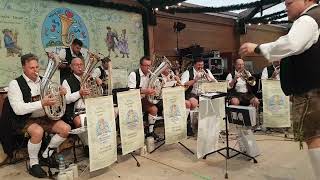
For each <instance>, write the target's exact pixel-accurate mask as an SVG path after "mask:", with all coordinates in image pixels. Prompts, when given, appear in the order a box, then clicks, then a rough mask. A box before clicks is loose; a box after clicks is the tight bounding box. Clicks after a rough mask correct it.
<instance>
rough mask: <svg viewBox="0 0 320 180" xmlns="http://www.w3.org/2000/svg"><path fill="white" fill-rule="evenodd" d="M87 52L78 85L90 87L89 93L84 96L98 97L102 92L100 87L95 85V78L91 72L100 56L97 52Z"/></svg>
mask: <svg viewBox="0 0 320 180" xmlns="http://www.w3.org/2000/svg"><path fill="white" fill-rule="evenodd" d="M88 53H89V59H88V61H87V64H86V66H85V70H84V73H83V75H82V77H81V84H80V86H81V87H83V88H86V89H90V95H88V96H86V97H85V98H92V97H99V96H102V94H103V91H102V87H101V86H99V85H97V82H96V80H95V79H94V78H92V77H91V73H92V71H93V69H94V67H95V66H96V64H97V63H98V62H99V61H100V60H101V58H100V57H99V56H98V55H97V54H94V53H91V52H88Z"/></svg>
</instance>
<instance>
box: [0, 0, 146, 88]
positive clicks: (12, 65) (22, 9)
mask: <svg viewBox="0 0 320 180" xmlns="http://www.w3.org/2000/svg"><path fill="white" fill-rule="evenodd" d="M0 31H1V33H0V74H1V76H0V87H3V86H7V85H8V83H9V81H10V80H12V79H13V78H16V77H17V76H18V75H20V74H21V72H22V71H21V65H20V56H21V55H22V54H25V53H29V52H32V53H34V54H36V55H37V56H39V58H40V65H41V69H42V70H44V69H45V68H46V65H47V57H46V54H45V51H54V52H58V51H59V50H60V49H61V48H64V47H66V46H69V45H70V43H71V42H72V40H73V39H74V38H78V39H80V40H82V41H83V43H84V46H83V50H82V52H84V54H86V52H87V50H90V51H92V52H100V53H102V54H103V55H105V56H108V55H110V58H111V60H112V64H113V68H118V69H125V70H127V72H130V71H131V70H133V69H135V68H137V67H138V64H139V59H140V58H141V57H142V56H143V55H144V40H143V23H142V15H141V14H138V13H134V12H126V11H120V10H115V9H108V8H100V7H93V6H85V5H76V4H70V3H61V2H57V1H53V0H51V1H50V0H33V1H30V0H0ZM57 74H58V73H57ZM56 77H57V75H56Z"/></svg>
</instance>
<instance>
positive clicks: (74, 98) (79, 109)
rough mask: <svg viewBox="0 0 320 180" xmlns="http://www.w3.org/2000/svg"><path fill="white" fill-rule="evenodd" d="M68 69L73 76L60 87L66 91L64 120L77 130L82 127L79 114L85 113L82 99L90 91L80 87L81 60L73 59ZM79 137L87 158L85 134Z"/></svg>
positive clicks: (82, 64) (82, 63)
mask: <svg viewBox="0 0 320 180" xmlns="http://www.w3.org/2000/svg"><path fill="white" fill-rule="evenodd" d="M70 68H71V71H72V73H73V74H72V75H71V76H70V77H68V78H67V79H65V80H64V81H63V83H62V86H63V87H64V88H65V89H66V90H67V94H66V101H67V108H66V113H65V116H64V120H65V121H66V122H67V123H68V124H70V125H72V126H73V128H79V127H81V126H82V125H83V124H81V118H80V115H79V114H80V113H84V112H85V104H84V102H83V99H82V98H83V97H84V96H88V95H90V89H88V88H85V87H80V84H81V77H82V75H83V74H84V61H83V60H82V59H81V58H77V57H76V58H73V59H72V61H71V64H70ZM78 113H79V114H78ZM82 123H83V122H82ZM79 137H80V139H81V141H82V143H83V144H84V145H85V155H86V156H88V154H89V148H88V138H87V133H86V132H84V133H81V134H79Z"/></svg>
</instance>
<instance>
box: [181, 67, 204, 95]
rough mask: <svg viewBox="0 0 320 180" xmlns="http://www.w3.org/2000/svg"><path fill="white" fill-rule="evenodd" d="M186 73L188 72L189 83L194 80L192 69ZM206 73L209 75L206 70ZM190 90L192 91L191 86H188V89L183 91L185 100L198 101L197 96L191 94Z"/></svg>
mask: <svg viewBox="0 0 320 180" xmlns="http://www.w3.org/2000/svg"><path fill="white" fill-rule="evenodd" d="M188 71H189V81H191V80H194V71H193V67H191V68H189V69H188ZM206 71H207V73H209V72H208V69H206ZM192 89H193V86H189V88H188V89H187V90H186V91H185V99H186V100H188V99H190V98H192V97H193V98H196V99H197V100H199V96H198V95H196V94H194V93H192Z"/></svg>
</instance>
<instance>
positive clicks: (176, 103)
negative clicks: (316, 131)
mask: <svg viewBox="0 0 320 180" xmlns="http://www.w3.org/2000/svg"><path fill="white" fill-rule="evenodd" d="M162 98H163V116H164V127H165V135H166V144H173V143H178V142H180V141H181V140H183V139H186V138H187V116H186V106H185V100H184V88H183V87H174V88H163V89H162Z"/></svg>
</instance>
